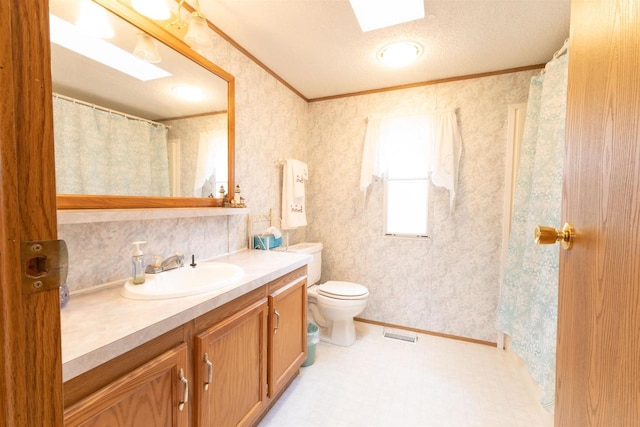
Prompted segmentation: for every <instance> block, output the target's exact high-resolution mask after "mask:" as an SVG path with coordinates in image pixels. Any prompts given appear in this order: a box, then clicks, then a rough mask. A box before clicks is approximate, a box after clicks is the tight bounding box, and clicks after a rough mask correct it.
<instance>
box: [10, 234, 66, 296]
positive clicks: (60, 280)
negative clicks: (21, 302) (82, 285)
mask: <svg viewBox="0 0 640 427" xmlns="http://www.w3.org/2000/svg"><path fill="white" fill-rule="evenodd" d="M20 261H21V263H22V293H24V294H32V293H35V292H40V291H47V290H51V289H57V288H59V287H60V286H62V285H64V284H65V283H66V282H67V272H68V267H69V253H68V251H67V244H66V243H65V241H64V240H40V241H30V242H22V243H21V245H20Z"/></svg>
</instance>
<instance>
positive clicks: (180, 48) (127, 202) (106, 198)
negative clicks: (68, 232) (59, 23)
mask: <svg viewBox="0 0 640 427" xmlns="http://www.w3.org/2000/svg"><path fill="white" fill-rule="evenodd" d="M93 1H94V2H95V3H97V4H99V5H101V6H103V7H104V8H105V9H107V10H108V11H110V12H111V13H113V14H114V15H116V16H118V17H119V18H121V19H123V20H125V21H127V22H129V23H130V24H132V25H134V26H135V27H138V28H139V29H140V30H142V31H144V32H145V33H147V34H149V35H150V36H152V37H153V38H155V39H156V40H157V41H159V42H160V43H162V44H164V45H166V46H167V47H169V48H171V49H172V50H174V51H175V52H177V53H178V54H181V55H182V56H184V57H186V58H188V59H189V60H191V61H193V62H194V63H196V64H198V65H199V66H201V67H203V68H204V69H206V70H207V71H209V72H211V73H212V76H211V77H212V78H215V76H217V77H218V78H220V79H222V80H223V81H224V82H226V84H227V94H226V98H227V137H228V144H227V147H228V148H227V162H226V163H227V170H228V180H227V185H226V188H227V191H228V190H229V189H232V188H234V187H235V182H234V181H235V179H234V175H235V168H234V166H235V159H234V157H235V156H234V154H235V143H234V139H235V102H234V96H235V95H234V93H235V81H234V77H233V76H232V75H231V74H229V73H227V72H226V71H225V70H223V69H222V68H220V67H219V66H217V65H216V64H213V63H212V62H210V61H209V60H208V59H206V58H205V57H203V56H202V55H200V54H199V53H197V52H196V51H194V50H192V49H191V48H190V47H189V46H188V45H186V44H185V43H184V42H183V36H184V32H185V31H186V30H185V29H178V28H176V26H167V25H166V22H165V21H160V22H157V21H153V20H150V19H148V18H146V17H144V16H142V15H139V14H138V13H137V12H136V11H134V10H133V9H132V7H131V6H130V1H128V0H126V1H125V0H93ZM172 194H173V193H172ZM183 194H184V193H183ZM57 205H58V206H57V207H58V209H59V212H62V211H61V210H68V209H81V210H95V209H132V210H136V212H138V211H139V210H141V209H146V208H154V209H175V208H211V207H216V208H219V209H223V210H224V211H227V210H229V209H225V208H222V206H223V201H222V199H220V198H208V197H156V196H152V197H147V196H113V195H95V194H89V195H85V194H58V195H57ZM216 210H218V209H216ZM231 210H233V211H234V213H239V212H235V211H240V210H242V209H231Z"/></svg>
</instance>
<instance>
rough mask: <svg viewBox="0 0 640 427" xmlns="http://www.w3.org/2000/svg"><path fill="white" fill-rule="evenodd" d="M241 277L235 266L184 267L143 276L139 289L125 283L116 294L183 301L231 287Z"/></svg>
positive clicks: (220, 264) (137, 286) (128, 282)
mask: <svg viewBox="0 0 640 427" xmlns="http://www.w3.org/2000/svg"><path fill="white" fill-rule="evenodd" d="M243 275H244V271H243V270H242V268H240V267H238V266H237V265H233V264H227V263H224V262H202V263H200V264H198V265H197V266H196V267H195V268H194V267H190V266H188V265H187V266H185V267H182V268H176V269H174V270H169V271H165V272H162V273H158V274H147V275H145V282H144V283H143V284H141V285H134V284H133V283H131V281H130V280H127V282H126V283H125V284H124V286H123V287H122V291H121V292H120V293H121V295H122V296H123V297H125V298H130V299H166V298H179V297H186V296H189V295H196V294H201V293H205V292H211V291H215V290H221V289H224V288H226V287H231V286H233V285H235V284H236V283H237V282H238V280H240V278H241V277H242V276H243Z"/></svg>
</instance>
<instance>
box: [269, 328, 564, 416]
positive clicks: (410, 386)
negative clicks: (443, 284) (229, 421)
mask: <svg viewBox="0 0 640 427" xmlns="http://www.w3.org/2000/svg"><path fill="white" fill-rule="evenodd" d="M356 326H357V332H358V340H357V341H356V343H355V344H354V345H353V346H351V347H348V348H345V347H338V346H334V345H331V344H327V343H324V342H320V343H319V344H317V347H316V358H315V363H314V364H313V365H311V366H309V367H306V368H301V373H300V375H299V376H298V378H296V379H295V380H294V382H293V383H292V384H291V386H290V387H289V389H288V390H287V391H286V392H285V394H284V395H283V396H282V397H281V398H280V400H279V401H278V402H277V403H276V404H275V406H274V407H273V408H272V409H271V411H270V412H269V413H268V414H267V415H266V417H265V418H264V419H263V420H262V422H261V423H260V427H287V426H291V427H294V426H295V427H307V426H327V427H340V426H344V427H414V426H415V427H430V426H434V427H449V426H451V427H465V426H468V427H503V426H508V427H520V426H522V427H549V426H552V425H553V417H552V416H551V415H549V414H548V413H547V412H545V411H544V409H543V408H542V407H541V406H540V404H539V403H538V400H537V396H536V395H535V387H534V385H533V384H532V380H531V378H530V377H529V376H528V374H527V373H526V369H525V368H524V364H523V362H522V361H521V360H520V359H518V358H516V357H515V356H514V355H512V354H510V353H507V352H504V351H501V350H498V349H496V348H494V347H489V346H483V345H479V344H471V343H466V342H461V341H456V340H451V339H446V338H439V337H433V336H430V335H422V334H418V341H417V343H415V344H414V343H408V342H404V341H398V340H394V339H389V338H384V337H383V336H382V333H383V332H382V331H383V328H382V327H380V326H375V325H369V324H365V323H356Z"/></svg>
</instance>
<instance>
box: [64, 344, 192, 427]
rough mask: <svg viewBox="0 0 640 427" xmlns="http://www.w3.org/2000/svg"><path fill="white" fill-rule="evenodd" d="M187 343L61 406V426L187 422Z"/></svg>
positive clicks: (142, 426)
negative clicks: (71, 402)
mask: <svg viewBox="0 0 640 427" xmlns="http://www.w3.org/2000/svg"><path fill="white" fill-rule="evenodd" d="M187 359H188V357H187V346H186V344H182V345H180V346H178V347H176V348H174V349H172V350H169V351H167V352H166V353H163V354H161V355H160V356H158V357H156V358H155V359H153V360H151V361H149V362H147V363H145V364H144V365H142V366H141V367H139V368H137V369H135V370H134V371H132V372H131V373H129V374H127V375H125V376H124V377H122V378H120V379H119V380H117V381H114V382H113V383H111V384H110V385H108V386H106V387H104V388H102V389H101V390H99V391H97V392H95V393H93V394H92V395H90V396H88V397H87V398H85V399H83V400H81V401H80V402H78V403H76V404H75V405H72V406H70V407H69V408H67V410H65V416H64V418H65V426H79V425H82V426H131V427H145V426H149V427H158V426H179V427H182V426H187V425H188V422H189V418H188V408H187V407H186V405H187V404H188V403H187V401H188V395H189V394H188V393H189V391H188V390H189V389H188V382H187V379H186V376H187Z"/></svg>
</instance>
